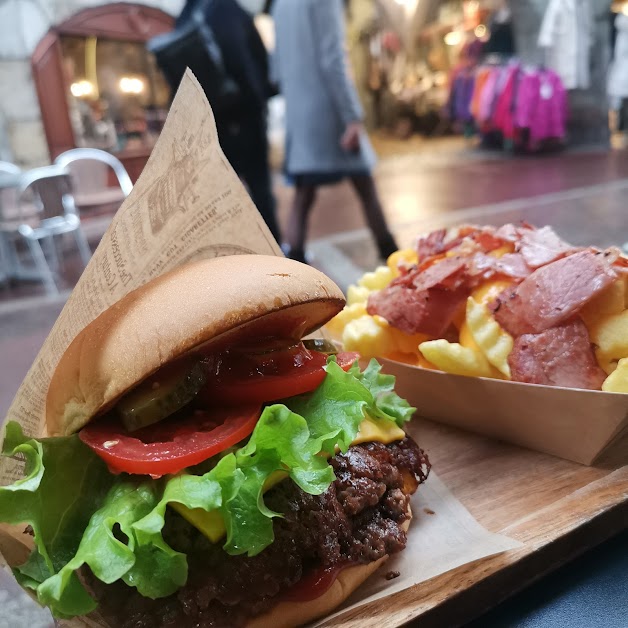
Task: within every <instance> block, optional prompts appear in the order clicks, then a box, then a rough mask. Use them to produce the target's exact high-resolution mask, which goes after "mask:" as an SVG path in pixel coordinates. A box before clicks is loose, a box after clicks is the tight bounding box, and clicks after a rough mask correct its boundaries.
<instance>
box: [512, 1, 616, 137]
mask: <svg viewBox="0 0 628 628" xmlns="http://www.w3.org/2000/svg"><path fill="white" fill-rule="evenodd" d="M589 2H590V4H591V7H592V13H593V16H594V18H593V19H594V39H593V47H592V50H591V86H590V88H589V89H586V90H581V89H578V90H572V91H570V92H569V110H570V119H569V126H568V133H569V138H568V141H569V145H570V146H582V145H587V144H589V145H592V144H597V145H604V146H608V145H609V141H610V133H609V128H608V100H607V97H606V75H607V72H608V64H609V59H610V27H609V20H610V13H609V4H610V3H609V2H608V1H607V0H589ZM547 5H548V0H516V1H511V2H510V6H511V8H512V17H513V27H514V31H515V39H516V44H517V51H518V54H519V56H520V58H521V59H522V60H523V61H524V63H534V64H538V63H542V62H543V61H544V54H543V50H542V49H540V48H539V47H538V46H537V37H538V34H539V30H540V27H541V21H542V19H543V15H544V14H545V9H546V8H547Z"/></svg>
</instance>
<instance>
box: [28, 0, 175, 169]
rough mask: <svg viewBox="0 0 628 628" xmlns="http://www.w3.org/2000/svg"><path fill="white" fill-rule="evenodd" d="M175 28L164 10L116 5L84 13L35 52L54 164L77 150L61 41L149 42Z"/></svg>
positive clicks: (35, 78) (53, 33)
mask: <svg viewBox="0 0 628 628" xmlns="http://www.w3.org/2000/svg"><path fill="white" fill-rule="evenodd" d="M173 27H174V18H173V17H172V16H170V15H168V14H167V13H164V12H163V11H161V10H160V9H155V8H153V7H148V6H144V5H141V4H130V3H127V2H115V3H112V4H106V5H103V6H99V7H93V8H88V9H83V10H82V11H79V12H78V13H75V14H74V15H73V16H72V17H70V18H69V19H67V20H65V21H64V22H62V23H61V24H58V25H57V26H53V27H52V28H51V29H50V31H48V33H47V34H46V35H45V36H44V38H43V39H42V40H41V41H40V42H39V44H38V45H37V47H36V48H35V52H34V53H33V56H32V57H31V69H32V75H33V82H34V84H35V89H36V91H37V96H38V98H39V106H40V109H41V117H42V122H43V126H44V132H45V134H46V140H47V142H48V150H49V152H50V159H51V160H53V159H55V157H57V155H59V154H61V153H62V152H64V151H66V150H68V149H69V148H74V147H75V146H76V139H75V137H74V131H73V129H72V123H71V121H70V110H69V107H68V99H67V90H68V88H69V85H68V81H67V80H66V78H67V77H66V76H65V73H64V69H63V58H62V54H61V41H60V37H61V36H63V35H74V36H80V37H90V36H94V37H100V38H108V39H118V40H122V41H134V42H146V41H148V40H149V39H150V38H151V37H154V36H155V35H159V34H161V33H165V32H168V31H170V30H172V29H173Z"/></svg>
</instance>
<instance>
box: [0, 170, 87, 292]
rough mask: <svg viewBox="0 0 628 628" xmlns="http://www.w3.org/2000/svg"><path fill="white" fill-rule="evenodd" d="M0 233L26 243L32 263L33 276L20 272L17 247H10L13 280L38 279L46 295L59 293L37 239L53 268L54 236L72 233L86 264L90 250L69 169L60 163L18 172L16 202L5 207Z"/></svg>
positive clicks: (55, 262)
mask: <svg viewBox="0 0 628 628" xmlns="http://www.w3.org/2000/svg"><path fill="white" fill-rule="evenodd" d="M0 232H2V233H3V234H4V235H5V236H9V237H10V238H11V239H12V240H15V239H16V238H19V237H21V238H22V239H23V240H24V241H25V242H26V244H27V246H28V249H29V251H30V254H31V256H32V258H33V261H34V263H35V268H36V273H35V275H34V276H33V275H28V274H27V273H24V272H22V271H21V267H20V262H19V258H18V255H17V250H16V248H15V247H12V249H11V254H12V256H13V260H12V275H13V276H14V277H15V278H16V279H20V278H29V279H30V278H38V279H40V280H41V281H43V283H44V285H45V287H46V291H47V292H48V293H49V294H53V295H56V294H58V293H59V289H58V288H57V285H56V282H55V275H54V273H53V271H52V269H51V267H50V265H49V264H48V261H47V259H46V256H45V255H44V251H43V249H42V246H41V243H40V242H41V241H44V242H45V243H46V244H47V245H48V252H49V256H50V257H51V258H52V261H53V265H54V268H55V270H56V268H57V267H58V256H57V250H56V246H55V244H56V243H55V241H54V238H55V236H59V235H63V234H66V233H72V234H73V235H74V238H75V240H76V245H77V248H78V250H79V253H80V255H81V258H82V260H83V263H84V264H85V265H87V263H88V262H89V259H90V257H91V254H92V253H91V250H90V248H89V244H88V242H87V238H86V237H85V234H84V233H83V231H82V230H81V221H80V218H79V215H78V211H77V209H76V205H75V203H74V198H73V196H72V181H71V177H70V174H69V172H68V171H67V170H66V169H65V168H62V167H60V166H45V167H43V168H36V169H34V170H31V171H29V172H26V173H24V174H23V175H22V177H21V180H20V185H19V188H18V202H17V204H16V205H15V207H14V208H13V210H12V211H7V210H5V211H4V212H3V216H2V217H1V218H0Z"/></svg>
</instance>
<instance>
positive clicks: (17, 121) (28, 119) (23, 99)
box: [0, 0, 185, 167]
mask: <svg viewBox="0 0 628 628" xmlns="http://www.w3.org/2000/svg"><path fill="white" fill-rule="evenodd" d="M184 1H185V0H136V2H135V3H136V4H144V5H148V6H152V7H156V8H158V9H161V10H162V11H165V12H166V13H170V14H171V15H176V14H177V13H178V12H179V11H180V10H181V7H182V5H183V3H184ZM20 3H23V4H21V7H20V9H18V8H17V6H18V5H17V4H16V3H13V4H9V5H8V6H10V7H12V8H14V11H13V12H12V13H10V14H9V15H2V18H3V19H7V20H10V21H11V22H12V25H11V30H12V31H13V32H14V33H15V43H14V44H13V45H12V46H7V47H6V48H7V49H6V50H4V49H2V47H1V46H0V111H1V115H0V155H1V157H0V158H2V159H7V160H11V161H14V162H15V163H17V164H19V165H21V166H23V167H33V166H39V165H44V164H47V163H49V159H50V158H49V154H48V145H47V143H46V138H45V135H44V129H43V125H42V121H41V112H40V109H39V100H38V98H37V94H36V92H35V87H34V85H33V81H32V78H31V68H30V57H31V55H32V53H33V51H34V50H35V47H36V45H37V43H38V42H39V41H40V40H41V38H42V37H43V36H44V35H45V34H46V32H47V31H48V29H49V28H50V27H51V26H53V25H54V24H58V23H60V22H62V21H64V20H66V19H67V18H69V17H70V16H72V15H73V14H75V13H77V12H78V11H80V10H81V9H85V8H88V7H93V6H98V5H102V4H103V0H20ZM13 26H14V28H13Z"/></svg>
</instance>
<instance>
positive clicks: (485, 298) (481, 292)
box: [471, 279, 513, 305]
mask: <svg viewBox="0 0 628 628" xmlns="http://www.w3.org/2000/svg"><path fill="white" fill-rule="evenodd" d="M512 284H513V282H512V281H507V280H504V279H495V280H492V281H486V282H485V283H483V284H482V285H481V286H479V287H478V288H476V289H475V290H474V291H473V292H472V293H471V296H472V297H473V298H474V300H475V301H476V302H477V303H484V304H485V305H488V304H489V303H490V302H491V301H493V299H495V298H496V297H498V296H499V295H500V294H501V293H502V292H503V291H504V290H505V289H506V288H509V287H510V286H512Z"/></svg>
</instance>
